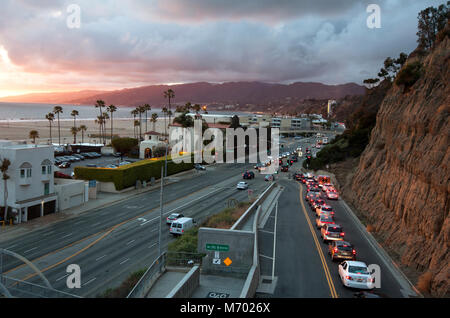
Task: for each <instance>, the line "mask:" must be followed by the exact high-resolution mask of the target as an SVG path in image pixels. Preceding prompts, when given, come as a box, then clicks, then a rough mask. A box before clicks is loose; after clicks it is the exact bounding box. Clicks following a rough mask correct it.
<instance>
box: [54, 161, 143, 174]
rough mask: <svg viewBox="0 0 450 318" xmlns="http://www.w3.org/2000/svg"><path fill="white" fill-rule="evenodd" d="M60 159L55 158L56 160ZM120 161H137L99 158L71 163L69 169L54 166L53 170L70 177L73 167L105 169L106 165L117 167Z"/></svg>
mask: <svg viewBox="0 0 450 318" xmlns="http://www.w3.org/2000/svg"><path fill="white" fill-rule="evenodd" d="M58 158H60V157H55V159H58ZM122 161H128V162H135V161H137V159H130V158H128V157H126V156H124V157H123V158H122V159H121V158H120V157H114V156H101V157H100V158H93V159H84V160H81V161H76V162H71V163H70V167H69V168H58V167H57V166H55V170H56V171H59V172H61V173H64V174H66V175H69V176H70V175H71V174H72V172H73V170H74V168H75V167H86V166H87V165H96V166H97V167H106V166H108V165H111V164H113V165H118V164H119V163H120V162H122Z"/></svg>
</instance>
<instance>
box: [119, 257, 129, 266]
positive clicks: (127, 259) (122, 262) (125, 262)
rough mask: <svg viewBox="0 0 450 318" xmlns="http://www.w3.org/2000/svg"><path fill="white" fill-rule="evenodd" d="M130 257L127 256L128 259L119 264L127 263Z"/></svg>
mask: <svg viewBox="0 0 450 318" xmlns="http://www.w3.org/2000/svg"><path fill="white" fill-rule="evenodd" d="M129 260H130V259H129V258H127V259H126V260H123V261H122V262H121V263H120V264H119V265H122V264H125V263H126V262H128V261H129Z"/></svg>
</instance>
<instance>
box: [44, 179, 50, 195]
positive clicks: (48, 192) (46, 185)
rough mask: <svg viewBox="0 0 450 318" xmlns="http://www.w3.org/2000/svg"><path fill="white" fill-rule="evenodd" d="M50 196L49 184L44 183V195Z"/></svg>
mask: <svg viewBox="0 0 450 318" xmlns="http://www.w3.org/2000/svg"><path fill="white" fill-rule="evenodd" d="M49 194H50V183H48V182H46V183H44V195H49Z"/></svg>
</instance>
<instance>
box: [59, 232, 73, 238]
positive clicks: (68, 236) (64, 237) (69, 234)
mask: <svg viewBox="0 0 450 318" xmlns="http://www.w3.org/2000/svg"><path fill="white" fill-rule="evenodd" d="M72 234H73V233H70V234H67V235H64V236H63V237H61V238H65V237H69V236H71V235H72Z"/></svg>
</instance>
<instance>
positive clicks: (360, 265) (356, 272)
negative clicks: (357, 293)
mask: <svg viewBox="0 0 450 318" xmlns="http://www.w3.org/2000/svg"><path fill="white" fill-rule="evenodd" d="M338 268H339V277H340V278H341V281H342V284H343V285H344V286H346V287H351V288H359V289H373V288H374V287H375V278H372V276H371V275H370V273H369V271H368V269H367V265H366V263H364V262H358V261H344V262H342V263H341V264H339V267H338Z"/></svg>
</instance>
